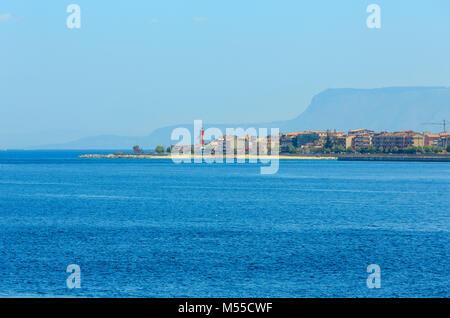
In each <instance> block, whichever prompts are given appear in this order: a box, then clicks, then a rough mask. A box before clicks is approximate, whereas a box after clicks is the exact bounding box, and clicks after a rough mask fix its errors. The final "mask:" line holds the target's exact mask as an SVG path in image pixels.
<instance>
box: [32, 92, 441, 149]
mask: <svg viewBox="0 0 450 318" xmlns="http://www.w3.org/2000/svg"><path fill="white" fill-rule="evenodd" d="M278 110H279V111H280V112H282V111H283V108H282V105H280V107H279V108H278ZM443 119H447V120H450V88H448V87H388V88H377V89H351V88H343V89H327V90H325V91H323V92H321V93H319V94H317V95H316V96H314V97H313V99H312V101H311V104H310V105H309V107H308V108H307V109H306V110H305V111H304V112H303V113H301V114H300V115H299V116H298V117H297V118H294V119H292V120H286V121H281V122H270V123H259V124H245V123H244V124H240V125H236V124H234V125H227V124H209V123H203V124H204V128H205V129H206V128H208V127H217V128H219V129H221V130H222V131H223V133H225V129H226V128H227V127H231V128H235V127H242V128H244V129H246V128H248V127H255V128H260V127H261V128H272V127H274V128H276V127H278V128H280V131H281V132H293V131H304V130H335V129H336V130H340V131H347V130H350V129H358V128H367V129H372V130H375V131H401V130H408V129H411V130H415V131H418V132H423V131H440V127H438V126H428V125H424V123H428V122H441V121H442V120H443ZM177 127H185V128H188V129H189V130H190V131H191V132H192V131H193V123H186V124H180V125H176V126H169V127H163V128H159V129H156V130H154V131H153V132H152V133H151V134H150V135H148V136H136V137H123V136H112V135H106V136H94V137H87V138H82V139H78V140H75V141H71V142H68V143H64V144H55V145H45V146H36V147H32V148H34V149H131V147H132V146H133V145H135V144H138V145H141V146H142V147H143V148H144V149H149V148H153V147H155V146H156V145H159V144H161V145H165V146H167V145H170V144H175V143H176V141H171V140H170V135H171V133H172V131H173V129H175V128H177ZM192 135H193V133H192Z"/></svg>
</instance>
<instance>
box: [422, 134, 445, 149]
mask: <svg viewBox="0 0 450 318" xmlns="http://www.w3.org/2000/svg"><path fill="white" fill-rule="evenodd" d="M424 136H425V146H430V147H442V148H447V146H448V145H449V144H450V133H447V132H442V133H440V134H430V133H428V132H426V133H425V134H424Z"/></svg>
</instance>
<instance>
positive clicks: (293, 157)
mask: <svg viewBox="0 0 450 318" xmlns="http://www.w3.org/2000/svg"><path fill="white" fill-rule="evenodd" d="M78 158H93V159H201V158H203V159H216V158H220V157H216V156H206V155H203V156H198V155H177V156H174V157H173V158H172V155H171V154H108V155H99V154H86V155H81V156H78ZM223 159H224V160H225V159H226V156H223ZM233 159H245V160H250V159H256V160H275V159H287V160H338V157H337V156H336V155H279V156H270V155H233Z"/></svg>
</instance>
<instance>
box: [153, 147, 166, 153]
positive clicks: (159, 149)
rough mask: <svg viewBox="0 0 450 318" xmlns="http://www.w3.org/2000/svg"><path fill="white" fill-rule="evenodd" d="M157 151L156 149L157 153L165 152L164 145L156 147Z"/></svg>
mask: <svg viewBox="0 0 450 318" xmlns="http://www.w3.org/2000/svg"><path fill="white" fill-rule="evenodd" d="M155 151H156V152H157V153H163V152H164V147H163V146H157V147H156V148H155Z"/></svg>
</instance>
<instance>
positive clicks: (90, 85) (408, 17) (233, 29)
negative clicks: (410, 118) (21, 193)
mask: <svg viewBox="0 0 450 318" xmlns="http://www.w3.org/2000/svg"><path fill="white" fill-rule="evenodd" d="M71 3H76V4H79V5H80V7H81V29H68V28H67V26H66V19H67V17H68V16H69V13H66V8H67V6H68V5H69V4H71ZM371 3H376V4H378V5H379V6H380V7H381V19H382V22H381V23H382V25H381V29H369V28H367V26H366V19H367V17H368V15H369V14H368V13H366V8H367V6H368V5H369V4H371ZM449 39H450V1H448V0H431V1H423V0H420V1H419V0H417V1H416V0H409V1H406V0H395V1H392V0H385V1H382V0H371V1H363V0H353V1H352V0H347V1H336V0H327V1H325V0H322V1H320V0H319V1H318V0H314V1H312V0H311V1H299V0H292V1H275V0H271V1H265V0H254V1H250V0H245V1H243V0H215V1H213V0H202V1H200V0H198V1H196V0H178V1H171V0H158V1H148V0H147V1H144V0H142V1H137V0H135V1H133V0H129V1H92V0H78V1H75V0H73V1H50V0H47V1H34V0H28V1H21V0H2V1H1V3H0V148H11V147H14V148H17V147H24V146H28V145H39V144H48V143H56V142H65V141H69V140H72V139H76V138H79V137H85V136H91V135H97V134H118V135H146V134H149V133H150V132H151V131H152V130H153V129H155V128H158V127H162V126H166V125H169V124H178V123H180V124H182V123H189V122H192V121H193V120H194V119H202V120H203V121H205V122H209V123H239V122H265V121H273V120H283V119H290V118H293V117H296V116H297V115H299V114H300V113H301V112H302V111H303V110H304V109H305V108H306V107H307V106H308V104H309V102H310V100H311V98H312V96H313V95H314V94H317V93H319V92H320V91H322V90H324V89H327V88H339V87H355V88H374V87H384V86H450V75H449V74H450V40H449ZM449 107H450V106H449Z"/></svg>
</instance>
